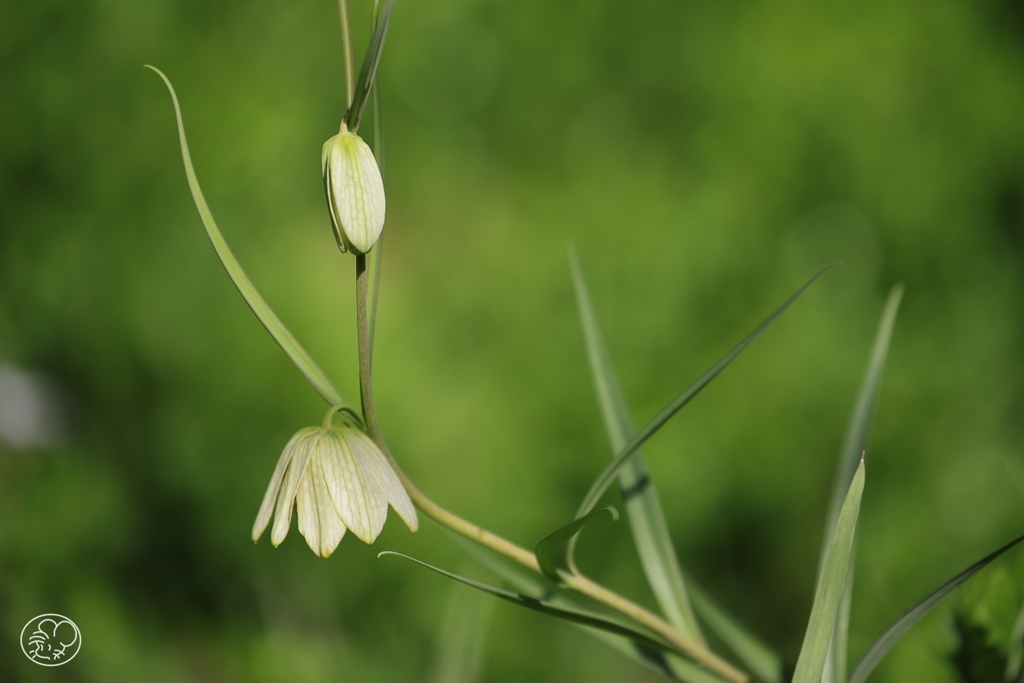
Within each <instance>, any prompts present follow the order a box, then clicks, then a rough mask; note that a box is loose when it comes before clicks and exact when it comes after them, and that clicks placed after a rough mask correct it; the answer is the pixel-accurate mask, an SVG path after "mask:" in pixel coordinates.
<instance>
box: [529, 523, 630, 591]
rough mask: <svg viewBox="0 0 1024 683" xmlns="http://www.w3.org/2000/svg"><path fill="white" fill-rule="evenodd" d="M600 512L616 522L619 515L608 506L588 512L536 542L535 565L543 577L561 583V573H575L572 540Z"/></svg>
mask: <svg viewBox="0 0 1024 683" xmlns="http://www.w3.org/2000/svg"><path fill="white" fill-rule="evenodd" d="M602 512H607V513H609V514H611V516H612V519H614V520H618V519H619V513H618V512H617V511H616V510H615V508H613V507H611V506H608V507H603V508H598V509H596V510H592V511H590V512H589V513H588V514H586V515H584V516H582V517H580V518H579V519H574V520H573V521H571V522H569V523H568V524H566V525H565V526H563V527H560V528H558V529H555V530H554V531H552V532H551V533H550V534H548V535H547V536H545V537H544V538H542V539H540V540H539V541H537V545H536V547H535V548H534V551H533V552H534V554H535V555H536V556H537V564H539V565H540V570H541V571H542V572H543V573H544V576H546V577H548V578H549V579H551V580H552V581H556V582H558V581H561V573H562V572H569V573H575V572H576V563H575V561H574V559H573V556H572V540H573V539H574V538H576V534H578V533H579V532H580V531H582V530H583V527H584V526H586V525H587V522H589V521H590V520H592V519H593V518H594V517H596V516H597V515H599V514H601V513H602Z"/></svg>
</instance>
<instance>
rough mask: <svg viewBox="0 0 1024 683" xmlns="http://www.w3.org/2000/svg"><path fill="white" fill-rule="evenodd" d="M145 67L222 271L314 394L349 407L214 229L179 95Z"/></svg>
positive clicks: (161, 75)
mask: <svg viewBox="0 0 1024 683" xmlns="http://www.w3.org/2000/svg"><path fill="white" fill-rule="evenodd" d="M146 68H147V69H152V70H153V71H155V72H156V74H157V75H158V76H160V78H162V79H163V81H164V84H165V85H166V86H167V90H168V91H169V92H170V93H171V100H172V101H173V102H174V115H175V117H176V118H177V121H178V142H179V144H180V146H181V158H182V160H183V161H184V163H185V176H186V177H187V178H188V187H189V189H190V190H191V191H192V200H193V201H194V202H195V205H196V209H198V210H199V217H200V218H201V219H202V221H203V226H204V227H205V228H206V234H207V236H208V237H209V238H210V242H211V243H213V248H214V250H215V251H216V252H217V256H218V258H220V262H221V263H222V264H223V265H224V270H226V271H228V275H229V276H230V277H231V281H232V282H234V283H235V287H237V288H238V291H239V293H240V294H241V295H242V298H244V299H245V303H247V304H249V308H251V309H252V312H253V313H255V314H256V317H257V318H259V320H260V322H261V323H263V327H265V328H266V329H267V332H269V333H270V336H272V337H273V338H274V341H276V342H277V343H278V344H279V345H280V347H281V348H282V349H283V350H284V352H285V353H286V354H288V357H289V358H291V359H292V362H293V363H295V366H296V367H297V368H298V369H299V371H300V372H301V373H302V374H303V375H304V376H305V378H306V379H307V380H308V381H309V383H310V384H312V385H313V388H314V389H316V392H317V393H318V394H320V396H321V397H322V398H323V399H324V400H325V401H327V402H328V403H329V404H331V405H346V406H347V405H349V404H348V402H347V401H345V399H344V397H342V395H341V392H340V391H338V389H337V388H336V387H335V386H334V384H333V383H332V382H331V380H330V379H328V377H327V375H325V374H324V371H323V370H321V369H320V367H319V366H318V365H317V364H316V362H315V361H314V360H313V359H312V358H311V357H310V355H309V354H308V353H306V350H305V349H304V348H302V345H301V344H299V342H298V341H296V339H295V337H293V336H292V333H291V332H289V331H288V328H286V327H285V326H284V324H283V323H282V322H281V320H280V319H279V318H278V317H277V315H275V314H274V311H272V310H271V309H270V306H268V305H267V302H266V301H264V300H263V297H262V296H260V293H259V292H258V291H256V288H255V287H254V286H253V284H252V282H250V281H249V278H248V277H247V276H246V274H245V271H244V270H242V266H241V265H239V263H238V261H237V260H236V259H235V256H234V254H232V253H231V249H230V248H229V247H228V244H227V242H225V241H224V237H223V236H222V235H221V233H220V229H218V228H217V223H216V221H214V220H213V214H212V213H211V212H210V207H209V206H207V204H206V199H205V198H204V197H203V191H202V189H200V187H199V181H198V180H197V179H196V172H195V169H193V168H192V157H191V156H190V155H189V152H188V142H187V141H186V140H185V125H184V123H183V122H182V118H181V107H180V106H179V105H178V96H177V94H176V93H175V92H174V87H173V86H172V85H171V82H170V81H169V80H168V79H167V76H165V75H164V74H163V72H162V71H160V69H157V68H156V67H155V66H149V65H148V64H147V65H146Z"/></svg>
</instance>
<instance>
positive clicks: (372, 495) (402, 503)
mask: <svg viewBox="0 0 1024 683" xmlns="http://www.w3.org/2000/svg"><path fill="white" fill-rule="evenodd" d="M389 504H390V505H391V507H393V508H394V509H395V511H396V512H397V513H398V516H399V517H401V518H402V520H403V521H404V522H405V523H406V525H408V527H409V529H410V530H411V531H416V529H417V528H418V522H417V519H416V509H415V508H414V507H413V504H412V501H411V500H409V494H408V493H406V491H405V487H404V486H402V482H401V481H399V479H398V475H397V474H395V471H394V470H393V469H392V468H391V464H390V463H389V462H388V460H387V458H386V457H384V454H383V453H381V452H380V449H379V448H377V445H376V444H374V443H373V441H371V440H370V438H369V437H368V436H366V435H365V434H363V433H362V432H361V431H359V430H357V429H354V428H352V427H337V426H331V425H329V424H327V425H325V426H323V427H309V428H307V429H303V430H300V431H299V432H298V433H297V434H296V435H295V436H293V437H292V438H291V440H289V441H288V444H287V445H286V446H285V447H284V451H283V452H282V453H281V458H280V459H279V460H278V462H277V467H276V468H275V469H274V475H273V476H272V477H271V479H270V486H268V487H267V493H266V495H264V496H263V504H262V505H261V506H260V511H259V514H258V515H257V516H256V523H255V524H253V527H252V540H253V541H254V542H255V541H257V540H259V537H260V536H261V535H262V534H263V532H264V530H265V529H266V528H267V525H268V524H269V523H270V518H271V515H273V518H274V524H273V527H272V528H271V532H270V542H271V543H272V544H273V545H274V546H277V545H280V543H281V541H283V540H284V538H285V536H287V535H288V530H289V528H290V527H291V521H292V509H293V508H295V507H298V511H299V532H300V533H301V534H302V535H303V536H304V537H305V539H306V543H308V544H309V547H310V548H311V549H312V550H313V552H315V553H316V554H317V555H320V556H321V557H328V556H329V555H330V554H331V553H332V552H334V549H335V548H337V547H338V544H339V543H340V542H341V538H342V536H344V535H345V530H346V529H351V530H352V533H353V534H355V535H356V536H357V537H358V538H359V539H360V540H361V541H363V542H364V543H373V542H374V540H376V538H377V536H378V535H379V534H380V531H381V529H382V528H383V527H384V520H385V519H386V518H387V514H388V505H389Z"/></svg>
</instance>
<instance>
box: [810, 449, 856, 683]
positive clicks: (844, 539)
mask: <svg viewBox="0 0 1024 683" xmlns="http://www.w3.org/2000/svg"><path fill="white" fill-rule="evenodd" d="M863 495H864V461H863V460H861V463H860V465H859V466H858V467H857V471H856V473H855V474H854V475H853V481H852V482H851V483H850V490H849V491H848V492H847V493H846V501H845V502H844V503H843V508H842V510H841V511H840V512H839V519H838V521H837V522H836V531H835V534H834V535H833V536H832V542H831V543H830V544H829V548H828V554H827V556H826V557H825V568H824V569H823V570H822V572H821V578H820V579H819V581H818V588H817V590H816V591H815V594H814V603H813V605H812V606H811V616H810V619H808V621H807V631H806V633H805V634H804V643H803V645H802V646H801V647H800V656H799V657H798V658H797V660H796V670H795V671H794V672H793V683H819V682H820V681H821V674H822V671H824V669H825V657H826V656H827V655H828V647H829V643H830V642H831V641H832V631H833V629H834V628H835V625H836V614H837V612H838V611H839V603H840V601H841V600H842V597H843V593H844V592H845V591H846V581H847V578H848V577H849V575H850V562H851V560H852V559H853V539H854V537H855V536H856V532H857V517H858V515H859V514H860V501H861V497H862V496H863Z"/></svg>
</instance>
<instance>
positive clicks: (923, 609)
mask: <svg viewBox="0 0 1024 683" xmlns="http://www.w3.org/2000/svg"><path fill="white" fill-rule="evenodd" d="M1021 541H1024V536H1018V537H1017V538H1015V539H1014V540H1012V541H1010V542H1009V543H1007V544H1006V545H1004V546H1003V547H1002V548H999V549H998V550H996V551H995V552H992V553H989V554H988V555H986V556H985V557H983V558H981V559H980V560H978V561H977V562H975V563H974V564H972V565H971V566H970V567H968V568H967V569H965V570H963V571H962V572H960V573H959V574H957V575H956V576H954V577H953V578H951V579H950V580H949V581H947V582H945V583H944V584H942V585H941V586H939V587H938V588H936V589H935V590H934V591H932V592H931V593H929V594H928V595H927V596H925V598H924V599H922V600H921V601H920V602H918V603H917V604H916V605H914V606H913V607H911V608H910V609H908V610H907V611H906V612H904V613H903V614H901V615H900V616H899V617H898V618H897V619H896V620H895V621H893V622H892V623H891V624H889V626H888V627H886V629H885V630H884V631H882V635H880V636H878V638H877V639H876V640H875V642H874V643H872V644H871V647H869V648H868V651H867V652H866V653H865V654H864V656H863V657H862V658H861V660H860V662H858V663H857V667H856V668H855V669H854V670H853V673H851V674H850V683H864V681H866V680H867V678H868V676H870V675H871V674H872V672H873V671H874V670H875V667H877V666H878V663H879V662H881V661H882V658H883V657H885V655H887V654H888V653H889V650H891V649H892V646H893V645H895V644H896V643H897V642H899V639H900V638H902V637H903V636H904V635H905V634H906V632H907V631H909V630H910V629H911V628H912V627H913V626H914V624H916V623H917V622H918V621H920V619H921V618H922V617H923V616H924V615H926V614H928V612H930V611H931V609H932V608H933V607H935V605H937V604H939V602H941V601H942V599H943V598H944V597H946V596H947V595H949V594H950V593H952V592H953V591H954V590H956V589H957V587H959V586H960V584H962V583H963V582H964V581H966V580H967V579H969V578H971V577H972V576H974V575H975V574H977V573H978V572H979V571H981V570H982V569H984V568H985V567H987V566H988V565H989V564H991V563H992V562H993V561H994V560H995V559H996V558H997V557H999V556H1000V555H1002V554H1003V553H1005V552H1006V551H1007V550H1009V549H1010V548H1012V547H1014V546H1015V545H1017V544H1018V543H1020V542H1021Z"/></svg>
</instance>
